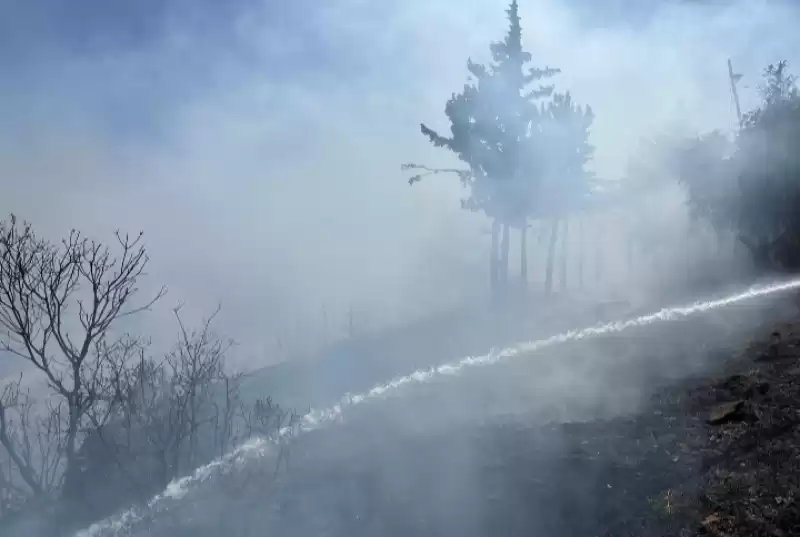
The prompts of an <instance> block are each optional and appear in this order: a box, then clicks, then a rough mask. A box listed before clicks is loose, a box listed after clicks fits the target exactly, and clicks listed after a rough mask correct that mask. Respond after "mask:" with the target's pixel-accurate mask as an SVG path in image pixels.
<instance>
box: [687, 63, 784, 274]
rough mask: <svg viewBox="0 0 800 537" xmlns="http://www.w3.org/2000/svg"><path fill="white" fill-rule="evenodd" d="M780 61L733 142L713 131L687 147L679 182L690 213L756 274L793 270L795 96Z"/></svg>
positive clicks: (767, 75)
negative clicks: (730, 243) (739, 252)
mask: <svg viewBox="0 0 800 537" xmlns="http://www.w3.org/2000/svg"><path fill="white" fill-rule="evenodd" d="M795 82H796V80H795V77H794V76H792V75H791V74H789V72H788V69H787V64H786V62H779V63H778V64H777V65H769V66H768V67H767V68H766V69H765V70H764V83H763V85H762V86H761V88H760V89H761V97H762V103H761V106H759V107H758V108H756V109H755V110H752V111H751V112H749V113H747V114H746V115H745V117H744V118H743V120H742V124H741V128H740V130H739V132H738V134H737V136H736V138H735V140H734V142H733V145H732V150H731V144H730V142H729V141H728V140H727V139H726V138H725V137H724V136H723V135H721V134H719V133H715V132H712V133H710V134H707V135H705V136H701V137H699V138H697V139H694V140H690V141H687V142H686V143H685V145H684V147H683V152H682V154H681V158H680V162H681V164H682V165H681V169H680V171H681V173H680V180H681V182H682V183H683V184H684V185H685V186H686V188H687V192H688V195H689V200H688V201H689V207H690V209H691V211H692V214H693V215H694V216H696V217H702V218H705V219H706V220H708V221H709V222H710V223H711V224H712V225H713V226H714V227H715V228H716V229H717V230H718V231H720V232H731V233H733V235H734V236H735V237H736V238H737V240H738V241H739V242H740V243H742V244H743V245H744V246H745V247H746V248H747V249H748V251H749V253H750V256H751V258H752V260H753V262H754V265H755V266H756V268H757V269H758V270H770V271H772V270H779V271H789V272H797V271H799V270H800V213H798V211H797V207H798V204H800V182H798V179H799V178H800V154H799V153H798V152H797V147H796V145H797V140H798V139H800V94H799V93H798V90H797V87H796V85H795Z"/></svg>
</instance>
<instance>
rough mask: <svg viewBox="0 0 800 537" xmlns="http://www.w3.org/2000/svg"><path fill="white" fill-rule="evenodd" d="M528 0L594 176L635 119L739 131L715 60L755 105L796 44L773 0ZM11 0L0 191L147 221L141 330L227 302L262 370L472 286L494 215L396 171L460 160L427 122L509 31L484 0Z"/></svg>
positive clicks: (105, 228) (607, 168)
mask: <svg viewBox="0 0 800 537" xmlns="http://www.w3.org/2000/svg"><path fill="white" fill-rule="evenodd" d="M521 4H522V5H521V10H522V16H523V27H524V39H525V44H526V46H527V48H528V49H530V50H532V51H533V52H534V63H536V64H537V65H552V66H557V67H560V68H561V69H562V72H563V74H562V75H560V76H559V77H558V78H557V79H555V83H556V84H557V87H558V89H561V90H570V91H572V93H573V95H574V97H575V99H576V100H577V101H578V102H580V103H584V104H589V105H591V106H592V107H593V108H594V110H595V112H596V115H597V119H596V123H595V127H594V129H593V139H592V141H593V143H594V145H595V146H596V147H597V151H596V157H595V160H594V162H593V164H592V167H593V169H594V171H595V172H596V173H597V174H598V175H599V176H600V177H602V178H606V179H614V178H618V177H619V176H620V175H621V174H622V173H623V172H624V169H625V166H626V164H627V161H628V159H629V157H630V154H631V152H632V151H634V150H635V148H636V144H637V143H638V141H639V139H640V137H642V136H644V135H650V134H652V133H654V132H658V131H660V130H662V129H665V128H671V129H683V130H685V131H693V130H697V129H709V128H715V127H722V128H727V127H731V126H732V125H733V123H734V116H733V113H732V109H731V105H730V99H729V95H728V88H727V80H726V63H725V61H726V59H727V58H728V57H731V58H732V59H733V61H734V65H735V66H736V68H737V70H738V71H740V72H743V73H745V74H746V77H745V79H744V82H746V84H745V86H746V85H747V84H749V85H750V87H749V88H743V89H742V93H743V95H742V100H743V106H744V108H745V109H746V108H748V106H749V105H750V104H752V103H753V102H754V99H755V98H756V97H755V92H754V91H753V89H754V88H753V87H752V86H753V85H754V81H755V78H756V75H757V73H759V72H760V69H761V68H762V66H763V65H764V64H765V63H767V62H769V61H774V60H777V59H780V58H784V57H786V58H787V59H789V60H790V62H791V60H793V58H792V57H789V56H790V54H791V53H792V52H793V51H795V50H797V46H796V45H797V44H798V39H799V38H798V37H796V32H794V31H793V28H791V24H790V23H789V21H791V20H793V18H792V17H791V16H788V13H789V10H791V9H793V8H791V7H789V6H785V5H783V4H780V3H772V2H732V3H719V2H710V3H706V2H692V3H687V2H662V3H655V4H652V5H651V4H648V6H646V7H645V6H639V5H638V4H636V5H635V6H634V5H627V4H625V3H619V2H616V3H614V2H607V3H600V4H598V3H587V2H577V1H575V2H568V3H561V2H554V1H545V0H536V1H533V0H532V1H525V2H522V3H521ZM51 8H52V9H51ZM3 9H4V10H5V11H6V12H7V13H6V16H3V17H2V18H3V21H4V22H3V23H2V24H3V27H2V29H3V31H2V32H0V33H2V35H4V38H3V39H4V43H5V46H4V47H3V50H4V51H5V52H4V53H3V56H2V58H0V61H2V62H3V64H4V72H6V73H7V76H4V77H3V81H2V82H0V95H2V103H3V104H0V107H2V113H3V117H4V122H3V126H2V127H0V140H2V145H0V147H2V149H0V151H2V155H1V156H2V158H0V162H1V163H2V164H0V177H2V181H3V185H2V186H3V196H2V201H0V210H2V211H3V212H6V213H7V212H9V211H14V212H16V213H18V214H19V215H20V216H21V217H24V218H27V219H29V220H31V221H32V222H34V223H35V225H36V226H37V228H38V229H40V230H42V232H44V233H46V234H50V235H52V236H54V237H58V236H59V235H62V234H63V233H64V231H65V230H66V229H68V228H70V227H76V228H79V229H82V230H84V231H85V232H87V233H89V234H92V235H95V236H99V237H101V238H104V237H110V233H111V232H112V231H113V230H114V229H116V228H122V229H124V230H131V231H136V230H139V229H143V230H144V231H145V233H146V238H147V241H148V243H149V245H150V249H151V254H152V259H153V261H152V265H151V270H150V280H151V281H152V285H153V286H154V287H155V286H158V285H161V284H162V283H163V284H167V285H168V286H169V287H170V289H171V295H170V298H169V300H168V301H167V302H165V303H164V305H163V307H162V309H161V310H159V312H157V316H158V315H160V316H161V317H157V316H154V320H152V321H144V322H146V323H149V324H147V326H146V327H142V329H145V328H147V329H150V330H152V331H154V332H158V331H162V330H168V329H164V328H161V327H163V326H167V327H168V326H169V322H168V321H167V316H168V315H169V308H171V307H172V306H174V304H175V302H177V301H182V300H186V301H187V302H188V303H187V308H190V309H191V311H194V312H195V313H196V314H197V315H198V316H199V315H201V314H202V313H206V312H208V311H209V310H210V309H211V308H212V307H213V306H214V305H215V304H216V303H217V302H222V304H223V306H224V310H223V316H222V317H221V318H220V320H221V322H223V323H224V324H225V326H224V329H225V331H226V332H228V333H231V335H232V336H234V337H235V338H237V339H238V340H240V341H241V342H242V347H241V348H240V350H239V354H240V355H241V356H240V359H241V360H242V361H243V362H244V363H245V364H246V365H250V366H253V365H259V364H263V363H265V362H267V361H274V360H276V359H282V358H283V357H285V355H287V354H292V353H297V352H303V351H305V350H307V348H306V347H308V346H319V345H321V344H323V343H324V342H326V341H330V340H332V339H335V338H336V337H338V336H341V334H342V332H343V330H344V326H345V324H346V322H347V321H346V318H347V312H349V311H351V310H352V311H353V312H355V315H356V318H357V322H360V323H362V324H363V327H362V328H363V329H364V330H370V329H373V330H377V329H380V327H381V326H385V325H388V324H393V323H397V322H400V321H403V320H407V319H409V318H414V317H418V316H421V315H425V314H427V313H429V312H430V311H431V310H436V309H442V308H446V307H452V306H455V305H458V304H462V303H464V302H468V301H471V300H477V299H480V298H481V297H482V296H483V289H484V287H485V286H484V285H483V282H484V280H485V273H486V267H485V264H486V263H485V262H484V259H485V251H486V248H487V242H488V237H486V236H485V234H482V233H481V231H483V230H484V227H485V225H486V224H485V222H484V220H483V219H482V218H481V217H480V216H479V215H471V214H467V213H465V212H463V211H461V210H460V209H459V206H458V196H459V194H460V193H459V190H458V186H457V185H456V184H455V181H453V182H452V184H451V182H450V181H447V180H446V179H445V178H442V180H441V181H437V180H431V181H429V182H428V183H427V184H423V185H422V186H418V187H415V188H413V189H410V188H408V186H407V185H406V184H405V182H404V178H403V177H402V176H401V175H400V174H399V172H398V171H397V169H398V165H399V164H400V163H402V162H405V161H408V160H414V161H423V162H425V163H427V164H431V165H437V164H448V165H449V164H452V162H450V161H449V159H448V156H447V155H444V154H442V153H441V152H439V151H436V150H434V149H433V148H431V147H429V145H428V143H427V141H426V140H424V139H423V137H422V136H421V135H420V134H419V131H418V124H419V122H421V121H425V122H427V123H429V124H431V125H432V126H436V127H441V126H442V125H444V123H443V121H444V117H443V113H442V111H443V105H444V101H445V100H446V99H447V98H448V97H449V95H450V93H451V92H452V91H455V90H458V89H459V88H460V86H461V84H462V83H463V82H464V80H465V74H466V73H465V61H466V59H467V57H471V58H473V59H475V60H477V61H481V60H484V59H486V56H487V50H488V48H487V45H488V43H489V42H491V41H493V40H496V39H498V38H500V36H502V34H503V32H504V30H505V20H504V13H503V11H502V9H501V7H500V6H498V5H497V4H496V3H495V2H488V1H484V2H473V3H471V4H469V5H463V4H457V3H454V2H452V1H444V0H437V1H421V0H419V1H416V0H415V1H413V2H410V3H409V2H396V1H392V2H381V3H380V5H373V3H368V2H363V1H356V0H338V1H336V2H329V3H325V4H324V5H322V4H321V3H315V2H292V3H291V6H288V5H286V6H284V5H282V4H281V5H280V6H278V5H273V4H272V3H269V2H257V1H254V0H253V1H244V0H242V1H238V2H231V3H229V4H228V3H226V6H225V7H220V6H218V5H217V3H214V2H202V3H189V2H181V1H175V2H169V3H159V2H137V3H136V7H130V6H127V4H126V5H125V6H123V4H122V3H105V2H96V1H91V0H83V1H81V2H77V3H69V5H67V4H66V3H64V4H63V5H62V3H58V4H57V6H56V7H54V6H49V7H47V8H46V7H45V6H44V5H43V4H40V3H35V2H33V3H19V2H17V3H12V4H6V5H5V7H4V8H3ZM15 21H16V22H15ZM20 21H24V23H25V24H22V22H20ZM21 28H25V31H24V32H23V31H21ZM437 179H438V178H437ZM669 205H674V206H676V208H675V211H676V214H675V215H673V216H674V220H677V219H679V218H681V217H682V215H681V214H680V211H681V208H680V204H669ZM609 233H611V232H609ZM608 239H609V243H610V242H612V240H611V239H612V238H611V237H608ZM538 253H541V252H538ZM534 257H537V256H534ZM607 272H609V273H621V272H622V268H621V267H615V266H613V265H610V266H609V267H607ZM532 277H533V278H534V279H535V278H539V276H538V275H533V276H532ZM156 317H157V318H158V320H155V318H156ZM279 341H280V343H278V342H279ZM278 347H281V348H282V349H283V350H281V351H279V350H278Z"/></svg>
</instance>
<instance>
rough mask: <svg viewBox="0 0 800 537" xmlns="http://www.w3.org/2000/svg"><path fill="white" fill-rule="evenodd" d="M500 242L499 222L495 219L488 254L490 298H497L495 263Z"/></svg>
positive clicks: (496, 262)
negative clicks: (490, 249)
mask: <svg viewBox="0 0 800 537" xmlns="http://www.w3.org/2000/svg"><path fill="white" fill-rule="evenodd" d="M499 242H500V222H498V221H497V220H496V219H495V220H494V221H492V251H491V252H490V254H489V285H490V286H491V289H490V290H491V293H492V299H497V290H498V274H497V264H498V261H499V258H500V256H499V255H498V244H499Z"/></svg>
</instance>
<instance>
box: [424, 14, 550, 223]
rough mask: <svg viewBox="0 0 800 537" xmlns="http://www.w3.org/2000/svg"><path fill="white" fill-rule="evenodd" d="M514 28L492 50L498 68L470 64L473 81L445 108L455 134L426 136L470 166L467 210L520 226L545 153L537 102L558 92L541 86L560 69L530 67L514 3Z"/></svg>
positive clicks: (431, 132) (541, 111)
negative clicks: (539, 141)
mask: <svg viewBox="0 0 800 537" xmlns="http://www.w3.org/2000/svg"><path fill="white" fill-rule="evenodd" d="M507 13H508V19H509V29H508V33H507V34H506V37H505V39H504V40H503V41H500V42H497V43H493V44H492V45H491V54H492V63H491V64H489V65H483V64H478V63H474V62H472V61H471V60H469V61H468V64H467V68H468V70H469V72H470V74H471V77H470V80H469V82H468V83H467V84H466V85H465V86H464V89H463V91H462V92H461V93H459V94H454V95H453V96H452V97H451V99H450V100H449V101H448V102H447V105H446V106H445V114H446V115H447V117H448V119H449V120H450V136H449V137H446V136H442V135H440V134H439V133H437V132H436V131H434V130H433V129H431V128H429V127H427V126H426V125H425V124H422V125H421V130H422V133H423V134H424V135H426V136H427V137H428V138H429V139H430V141H431V142H432V143H433V144H434V145H435V146H437V147H443V148H446V149H449V150H450V151H452V152H453V153H455V154H456V156H458V158H459V159H460V160H461V161H462V162H464V163H466V164H467V165H468V166H469V171H470V174H471V175H472V181H471V182H470V183H469V186H470V187H471V189H470V197H469V198H468V199H467V200H465V202H464V207H465V208H467V209H469V210H473V211H484V212H485V213H486V214H487V215H488V216H490V217H492V218H500V219H502V220H504V221H517V222H518V221H520V220H522V219H524V218H526V216H527V215H528V214H529V213H530V211H531V209H532V207H531V206H530V202H531V200H532V199H533V194H534V186H535V184H534V181H533V180H532V179H534V178H535V177H538V176H539V175H540V174H539V173H537V172H538V171H540V169H537V166H540V163H541V161H542V158H541V157H542V155H541V154H540V153H539V152H537V148H538V146H537V144H536V142H537V141H538V140H539V135H540V134H541V129H540V127H539V120H540V119H541V118H542V116H543V115H544V114H545V110H544V109H543V108H540V107H539V106H537V104H536V101H537V100H539V99H541V98H543V97H547V96H550V95H551V94H552V92H553V87H552V86H547V85H541V84H540V85H535V86H534V87H531V86H532V84H534V83H535V82H538V81H541V80H544V79H546V78H549V77H552V76H553V75H555V74H557V73H558V72H559V71H558V69H552V68H549V67H548V68H544V69H540V68H535V67H533V68H532V67H527V64H528V63H530V61H531V54H530V53H528V52H526V51H524V50H523V48H522V27H521V24H520V17H519V11H518V5H517V2H516V0H514V1H513V2H512V3H511V5H510V7H509V9H508V10H507Z"/></svg>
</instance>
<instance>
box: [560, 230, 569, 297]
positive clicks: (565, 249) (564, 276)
mask: <svg viewBox="0 0 800 537" xmlns="http://www.w3.org/2000/svg"><path fill="white" fill-rule="evenodd" d="M568 237H569V220H567V219H566V218H565V219H564V233H563V235H562V236H561V290H562V291H566V290H567V259H568V255H569V249H568V245H567V238H568Z"/></svg>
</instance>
